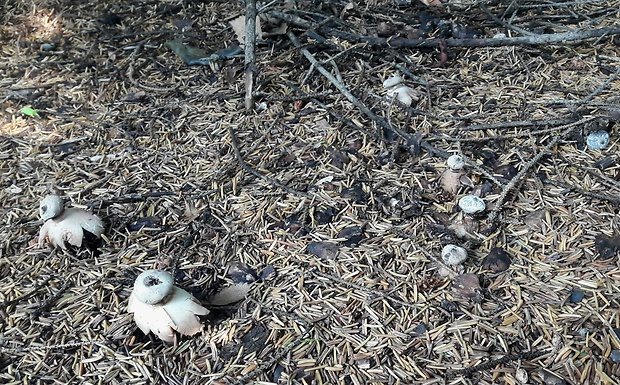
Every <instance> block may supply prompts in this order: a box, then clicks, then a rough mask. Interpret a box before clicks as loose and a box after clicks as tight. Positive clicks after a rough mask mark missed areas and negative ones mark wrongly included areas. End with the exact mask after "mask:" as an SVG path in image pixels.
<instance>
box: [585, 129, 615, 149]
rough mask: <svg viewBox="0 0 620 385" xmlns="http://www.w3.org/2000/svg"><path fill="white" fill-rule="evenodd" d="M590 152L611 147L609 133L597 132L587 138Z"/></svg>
mask: <svg viewBox="0 0 620 385" xmlns="http://www.w3.org/2000/svg"><path fill="white" fill-rule="evenodd" d="M586 143H587V144H588V148H589V149H590V150H602V149H603V148H605V147H607V145H609V133H607V131H602V130H601V131H595V132H592V133H590V135H588V137H587V138H586Z"/></svg>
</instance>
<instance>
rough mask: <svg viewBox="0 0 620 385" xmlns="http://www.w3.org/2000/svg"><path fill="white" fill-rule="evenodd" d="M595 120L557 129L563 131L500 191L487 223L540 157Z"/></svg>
mask: <svg viewBox="0 0 620 385" xmlns="http://www.w3.org/2000/svg"><path fill="white" fill-rule="evenodd" d="M595 119H597V117H590V118H585V119H581V120H578V121H576V122H573V123H570V124H567V125H565V126H562V127H559V128H563V129H564V131H562V132H561V133H559V134H558V135H557V136H555V137H553V139H551V141H550V142H549V143H547V145H546V146H545V147H543V148H542V150H540V151H539V152H538V154H536V156H534V157H533V158H532V159H531V160H530V161H529V162H527V164H525V166H523V168H522V169H521V171H519V172H518V173H517V175H515V176H514V177H513V178H512V179H511V180H510V182H508V184H507V185H506V186H504V188H503V189H502V193H501V194H500V196H499V198H498V199H497V202H495V206H494V207H493V210H491V212H490V213H489V216H488V217H487V220H488V222H489V223H492V222H494V221H495V220H496V219H497V216H498V215H499V212H500V210H501V209H502V206H503V204H504V200H506V197H507V196H508V193H510V191H512V189H513V188H515V187H516V185H517V184H518V183H520V182H521V180H522V179H523V177H524V176H525V174H527V173H528V172H529V171H530V169H531V168H532V167H533V166H534V165H535V164H536V163H538V161H540V160H541V159H542V157H543V156H545V155H546V154H547V153H548V152H549V150H551V148H552V147H553V146H555V145H556V144H558V142H559V141H560V140H561V139H563V138H565V137H566V136H567V135H568V134H570V133H571V132H572V131H573V130H574V129H575V127H576V126H579V125H581V124H584V123H587V122H590V121H592V120H595Z"/></svg>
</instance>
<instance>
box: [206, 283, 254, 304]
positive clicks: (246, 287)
mask: <svg viewBox="0 0 620 385" xmlns="http://www.w3.org/2000/svg"><path fill="white" fill-rule="evenodd" d="M250 289H252V284H251V283H237V284H234V285H232V286H228V287H225V288H223V289H222V290H220V291H218V292H217V293H215V294H214V295H213V297H211V299H209V304H211V305H216V306H221V305H228V304H231V303H235V302H239V301H241V300H242V299H245V298H246V297H247V296H248V293H249V292H250Z"/></svg>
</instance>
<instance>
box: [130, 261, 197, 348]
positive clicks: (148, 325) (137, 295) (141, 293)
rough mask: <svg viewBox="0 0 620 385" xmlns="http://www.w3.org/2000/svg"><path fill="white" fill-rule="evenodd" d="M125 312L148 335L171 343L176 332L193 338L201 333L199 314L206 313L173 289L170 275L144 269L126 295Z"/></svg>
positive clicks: (193, 300) (185, 295)
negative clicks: (128, 294) (130, 291)
mask: <svg viewBox="0 0 620 385" xmlns="http://www.w3.org/2000/svg"><path fill="white" fill-rule="evenodd" d="M127 311H128V312H129V313H133V317H134V320H135V321H136V324H137V325H138V327H139V328H140V330H142V332H144V334H148V333H149V332H153V334H155V335H156V336H157V337H159V338H160V339H162V340H164V341H166V342H170V343H173V342H174V340H175V337H176V336H175V333H174V331H175V330H176V331H177V332H179V333H181V334H185V335H190V336H191V335H194V334H196V333H198V332H199V331H200V330H202V324H201V323H200V319H199V318H198V316H199V315H207V314H209V310H207V309H206V308H204V307H203V306H202V305H200V303H198V301H197V300H196V299H195V298H194V297H193V296H192V295H191V294H190V293H188V292H186V291H185V290H183V289H180V288H178V287H176V286H174V279H173V278H172V275H170V273H167V272H165V271H162V270H146V271H145V272H143V273H142V274H140V275H138V278H136V282H135V283H134V287H133V291H132V293H131V295H130V296H129V304H128V305H127Z"/></svg>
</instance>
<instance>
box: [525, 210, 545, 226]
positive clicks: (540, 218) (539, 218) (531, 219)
mask: <svg viewBox="0 0 620 385" xmlns="http://www.w3.org/2000/svg"><path fill="white" fill-rule="evenodd" d="M546 217H547V210H545V209H540V210H536V211H533V212H531V213H529V214H527V215H525V216H524V217H523V223H525V225H526V226H527V227H529V228H530V229H532V230H541V229H542V227H543V223H544V220H545V218H546Z"/></svg>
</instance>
